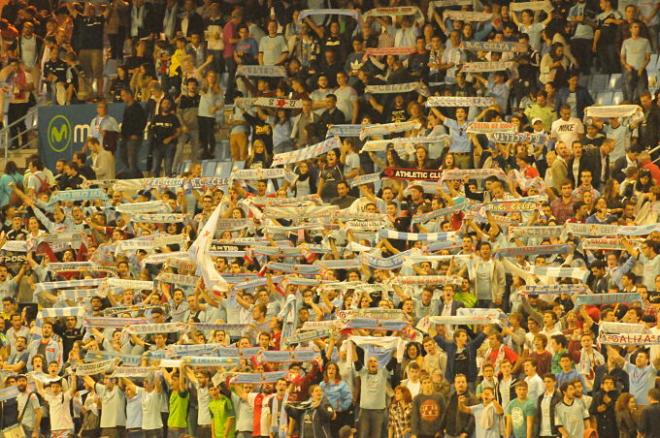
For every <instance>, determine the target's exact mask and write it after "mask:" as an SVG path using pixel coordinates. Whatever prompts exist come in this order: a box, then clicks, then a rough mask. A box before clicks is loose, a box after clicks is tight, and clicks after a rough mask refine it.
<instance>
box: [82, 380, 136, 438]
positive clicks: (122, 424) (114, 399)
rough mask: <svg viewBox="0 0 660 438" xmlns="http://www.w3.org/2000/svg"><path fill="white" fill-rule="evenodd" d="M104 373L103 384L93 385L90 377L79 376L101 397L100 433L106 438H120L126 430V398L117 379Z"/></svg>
mask: <svg viewBox="0 0 660 438" xmlns="http://www.w3.org/2000/svg"><path fill="white" fill-rule="evenodd" d="M111 374H112V372H109V373H106V375H105V376H104V378H103V383H95V382H94V379H92V378H91V377H90V376H81V377H82V378H83V380H84V381H85V383H86V384H87V385H88V386H91V387H94V389H95V390H96V393H97V394H98V395H99V397H101V431H102V433H101V434H102V435H103V436H106V437H108V438H120V437H121V436H123V433H124V429H126V407H125V406H126V397H125V396H124V392H123V391H122V390H121V389H120V388H119V386H118V385H117V379H115V378H111V377H110V375H111Z"/></svg>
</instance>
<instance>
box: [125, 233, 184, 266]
mask: <svg viewBox="0 0 660 438" xmlns="http://www.w3.org/2000/svg"><path fill="white" fill-rule="evenodd" d="M185 242H186V236H185V235H184V234H162V235H155V236H148V237H147V238H143V237H137V238H134V239H129V240H121V241H119V242H117V245H116V247H115V254H120V253H122V252H125V251H131V252H132V251H137V250H138V249H155V248H162V247H164V246H167V245H183V244H184V243H185ZM169 254H172V253H169ZM167 260H169V259H167Z"/></svg>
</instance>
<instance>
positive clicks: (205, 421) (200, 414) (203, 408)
mask: <svg viewBox="0 0 660 438" xmlns="http://www.w3.org/2000/svg"><path fill="white" fill-rule="evenodd" d="M195 389H196V390H197V407H198V409H197V424H199V425H200V426H209V425H210V424H211V411H209V401H210V397H209V388H208V387H206V388H200V386H199V385H198V384H195Z"/></svg>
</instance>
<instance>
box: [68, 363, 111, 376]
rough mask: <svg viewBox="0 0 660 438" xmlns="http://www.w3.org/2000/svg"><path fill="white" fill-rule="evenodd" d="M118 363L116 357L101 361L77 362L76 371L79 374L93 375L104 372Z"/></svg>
mask: <svg viewBox="0 0 660 438" xmlns="http://www.w3.org/2000/svg"><path fill="white" fill-rule="evenodd" d="M116 365H117V360H116V359H109V360H103V361H100V362H92V363H84V364H81V363H79V364H77V365H76V367H75V370H74V373H75V374H76V375H78V376H93V375H96V374H104V373H106V372H108V371H112V369H113V368H114V367H115V366H116Z"/></svg>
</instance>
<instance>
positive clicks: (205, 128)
mask: <svg viewBox="0 0 660 438" xmlns="http://www.w3.org/2000/svg"><path fill="white" fill-rule="evenodd" d="M223 105H224V97H223V95H222V89H221V88H220V81H219V80H218V74H217V73H216V72H214V71H213V70H210V71H209V72H208V73H207V74H206V79H205V80H204V82H202V89H201V93H200V100H199V112H198V113H197V121H198V122H199V146H200V150H201V151H202V156H203V158H212V157H213V156H214V152H215V120H216V117H217V115H218V113H219V112H220V111H221V110H222V107H223Z"/></svg>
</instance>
